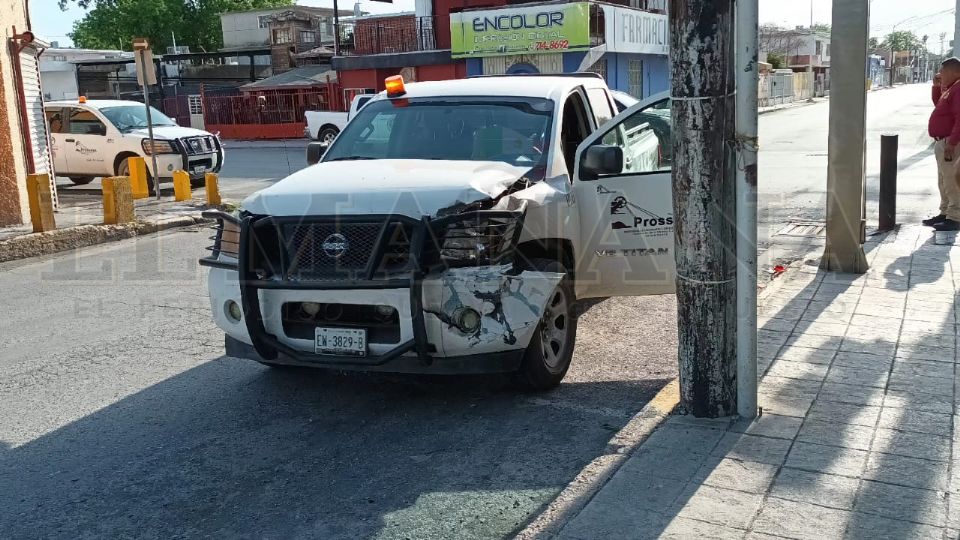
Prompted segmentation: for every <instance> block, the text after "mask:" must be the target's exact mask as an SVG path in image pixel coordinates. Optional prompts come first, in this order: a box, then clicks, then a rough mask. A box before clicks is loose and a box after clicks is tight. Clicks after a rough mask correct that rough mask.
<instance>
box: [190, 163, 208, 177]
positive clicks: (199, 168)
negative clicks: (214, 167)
mask: <svg viewBox="0 0 960 540" xmlns="http://www.w3.org/2000/svg"><path fill="white" fill-rule="evenodd" d="M205 172H207V168H206V167H204V166H203V165H197V166H196V167H194V168H193V174H194V175H195V176H200V175H202V174H203V173H205Z"/></svg>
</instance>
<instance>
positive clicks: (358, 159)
mask: <svg viewBox="0 0 960 540" xmlns="http://www.w3.org/2000/svg"><path fill="white" fill-rule="evenodd" d="M363 159H377V158H375V157H371V156H342V157H335V158H333V159H328V160H327V161H360V160H363Z"/></svg>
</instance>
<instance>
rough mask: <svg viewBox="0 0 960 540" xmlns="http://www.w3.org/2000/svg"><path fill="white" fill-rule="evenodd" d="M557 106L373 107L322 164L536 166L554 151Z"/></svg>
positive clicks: (394, 103)
mask: <svg viewBox="0 0 960 540" xmlns="http://www.w3.org/2000/svg"><path fill="white" fill-rule="evenodd" d="M552 119H553V102H552V101H550V100H548V99H536V98H513V97H506V98H497V99H496V100H493V99H490V98H484V97H464V98H419V99H409V100H404V99H399V100H389V99H380V100H375V101H371V102H370V103H368V104H367V105H366V106H365V107H364V108H363V109H361V110H360V112H359V113H357V116H356V117H355V118H354V119H353V120H351V121H350V123H349V124H347V127H346V129H344V130H343V133H341V134H340V135H339V136H338V137H337V138H336V140H335V141H334V143H333V145H332V146H331V147H330V150H329V151H328V152H327V153H326V155H325V156H324V159H323V161H338V160H339V161H343V160H350V159H437V160H451V161H504V162H507V163H510V164H511V165H526V166H531V167H532V166H533V165H536V164H537V163H539V162H540V161H542V160H544V159H545V156H544V155H543V154H544V153H545V151H546V149H547V148H549V147H550V126H551V123H552Z"/></svg>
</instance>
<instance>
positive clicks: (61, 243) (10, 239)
mask: <svg viewBox="0 0 960 540" xmlns="http://www.w3.org/2000/svg"><path fill="white" fill-rule="evenodd" d="M161 194H162V195H163V200H160V201H157V200H156V198H154V197H152V196H151V197H150V198H147V199H140V200H137V201H134V205H135V208H136V210H135V213H136V218H137V221H135V222H132V223H124V224H120V225H103V200H102V198H101V197H99V196H97V195H92V194H77V193H71V194H69V195H66V194H61V196H60V208H59V209H58V210H57V212H56V213H55V214H54V216H55V220H56V223H57V228H56V229H55V230H53V231H48V232H43V233H34V232H33V227H32V226H31V225H30V224H29V223H26V224H23V225H15V226H12V227H0V262H5V261H10V260H16V259H22V258H26V257H34V256H37V255H47V254H50V253H57V252H59V251H64V250H67V249H75V248H80V247H86V246H91V245H95V244H101V243H104V242H109V241H113V240H122V239H124V238H131V237H133V236H137V235H139V234H148V233H152V232H156V231H160V230H165V229H171V228H174V227H184V226H190V225H195V224H198V223H203V222H204V221H205V220H204V219H203V218H202V217H201V216H200V212H202V211H203V210H204V209H206V208H207V205H206V201H205V200H204V193H203V189H202V188H201V189H200V190H194V193H193V198H192V199H191V200H189V201H182V202H177V201H174V200H173V197H172V194H171V193H168V188H167V186H163V187H162V188H161Z"/></svg>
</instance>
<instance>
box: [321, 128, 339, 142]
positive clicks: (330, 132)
mask: <svg viewBox="0 0 960 540" xmlns="http://www.w3.org/2000/svg"><path fill="white" fill-rule="evenodd" d="M339 133H340V130H339V129H337V128H335V127H333V126H324V127H322V128H320V133H318V134H317V140H318V141H320V142H322V143H327V144H330V143H332V142H333V140H334V139H336V138H337V135H338V134H339Z"/></svg>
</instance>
